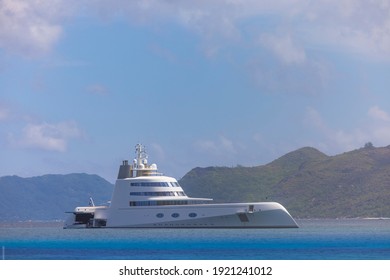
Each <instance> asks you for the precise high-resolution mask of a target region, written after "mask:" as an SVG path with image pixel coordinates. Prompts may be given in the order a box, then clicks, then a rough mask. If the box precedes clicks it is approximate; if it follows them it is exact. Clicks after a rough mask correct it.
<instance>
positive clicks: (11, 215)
mask: <svg viewBox="0 0 390 280" xmlns="http://www.w3.org/2000/svg"><path fill="white" fill-rule="evenodd" d="M180 184H181V185H182V187H183V188H184V190H185V192H186V193H187V195H189V196H193V197H211V198H214V202H246V201H248V202H255V201H277V202H280V203H281V204H283V205H284V206H285V207H286V208H287V209H288V210H289V212H290V213H291V214H292V215H293V217H295V218H343V217H349V218H353V217H390V146H388V147H382V148H374V147H372V145H366V146H365V148H361V149H358V150H354V151H350V152H347V153H343V154H340V155H336V156H327V155H325V154H323V153H321V152H320V151H318V150H316V149H314V148H309V147H305V148H302V149H299V150H296V151H293V152H291V153H288V154H286V155H284V156H282V157H280V158H278V159H276V160H274V161H272V162H271V163H269V164H266V165H262V166H255V167H243V166H238V167H234V168H229V167H206V168H199V167H197V168H194V169H192V170H191V171H190V172H188V173H187V174H186V175H185V176H184V177H183V178H182V179H181V180H180ZM112 190H113V185H112V184H111V183H109V182H107V181H106V180H104V179H103V178H101V177H99V176H97V175H88V174H69V175H44V176H38V177H31V178H21V177H18V176H5V177H0V193H1V199H0V221H24V220H62V219H64V218H65V217H66V215H65V213H64V212H65V211H72V210H73V209H74V208H75V207H76V206H82V205H88V200H89V197H90V196H92V197H93V199H94V201H95V204H96V205H102V204H105V203H106V202H107V201H108V200H110V199H111V194H112Z"/></svg>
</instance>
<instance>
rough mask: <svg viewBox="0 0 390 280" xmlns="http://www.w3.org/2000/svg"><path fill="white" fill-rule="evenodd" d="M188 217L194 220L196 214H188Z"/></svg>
mask: <svg viewBox="0 0 390 280" xmlns="http://www.w3.org/2000/svg"><path fill="white" fill-rule="evenodd" d="M188 216H190V217H191V218H195V217H196V216H198V214H196V213H190V214H188Z"/></svg>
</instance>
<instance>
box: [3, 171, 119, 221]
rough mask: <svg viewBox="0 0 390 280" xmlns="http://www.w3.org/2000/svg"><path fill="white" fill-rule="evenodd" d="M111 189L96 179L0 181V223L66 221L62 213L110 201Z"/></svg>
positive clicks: (13, 178)
mask: <svg viewBox="0 0 390 280" xmlns="http://www.w3.org/2000/svg"><path fill="white" fill-rule="evenodd" d="M112 189H113V186H112V184H110V183H109V182H107V181H106V180H104V179H103V178H101V177H99V176H97V175H88V174H69V175H44V176H38V177H31V178H21V177H18V176H5V177H0V193H1V196H0V221H12V220H14V221H15V220H16V221H24V220H56V219H62V220H63V219H65V213H64V212H65V211H72V210H73V209H74V208H75V207H76V206H81V205H88V201H89V197H90V196H92V197H93V199H94V201H95V203H96V204H102V203H106V202H107V201H108V200H110V199H111V194H112Z"/></svg>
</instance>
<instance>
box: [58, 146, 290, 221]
mask: <svg viewBox="0 0 390 280" xmlns="http://www.w3.org/2000/svg"><path fill="white" fill-rule="evenodd" d="M211 201H212V199H209V198H192V197H188V196H187V195H186V194H185V193H184V191H183V189H182V187H181V186H180V185H179V183H178V182H177V180H176V179H175V178H172V177H167V176H164V175H162V174H161V173H158V171H157V165H156V164H150V165H149V164H148V161H147V154H146V152H145V149H144V146H143V145H141V144H138V145H136V158H135V159H134V161H133V164H131V165H129V163H128V161H127V160H125V161H123V164H122V165H121V166H120V168H119V173H118V178H117V180H116V183H115V187H114V191H113V194H112V198H111V202H110V204H109V206H95V205H94V203H93V201H92V200H90V203H89V206H81V207H76V208H75V209H74V211H72V212H70V215H69V218H68V219H67V220H66V222H65V224H64V228H297V227H298V225H297V223H296V222H295V220H294V219H293V218H292V217H291V215H290V214H289V213H288V211H287V210H286V209H285V208H284V207H283V206H282V205H280V204H279V203H276V202H247V203H211Z"/></svg>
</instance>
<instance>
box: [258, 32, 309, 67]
mask: <svg viewBox="0 0 390 280" xmlns="http://www.w3.org/2000/svg"><path fill="white" fill-rule="evenodd" d="M260 43H261V44H263V45H265V47H266V48H268V49H270V50H271V51H272V52H273V53H274V54H275V55H276V56H277V57H278V58H279V59H280V60H281V61H282V62H284V63H286V64H294V63H297V64H301V63H304V62H305V60H306V54H305V51H304V49H303V48H302V47H301V46H298V45H297V43H296V42H294V41H293V39H292V36H291V35H290V34H284V35H282V36H275V35H270V34H263V35H262V36H261V37H260Z"/></svg>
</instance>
